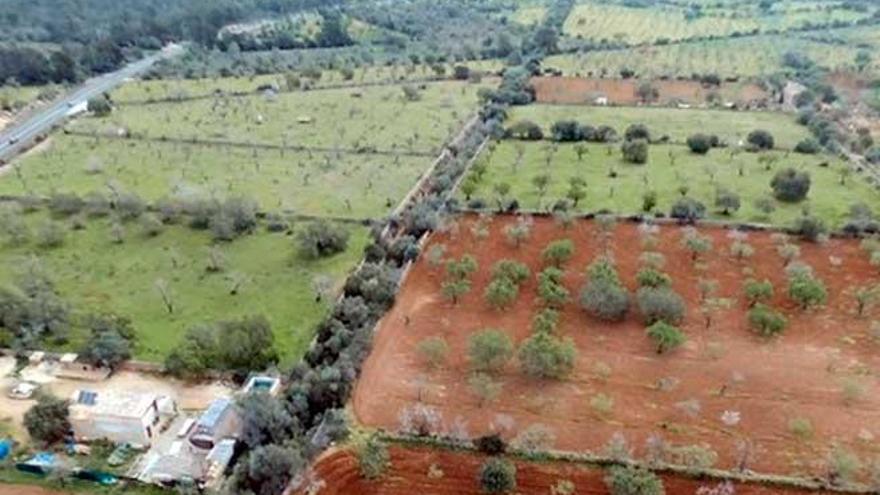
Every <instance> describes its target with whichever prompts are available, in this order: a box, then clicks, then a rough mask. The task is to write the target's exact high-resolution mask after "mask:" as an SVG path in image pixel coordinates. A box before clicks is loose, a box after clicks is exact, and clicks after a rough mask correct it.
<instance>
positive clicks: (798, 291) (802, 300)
mask: <svg viewBox="0 0 880 495" xmlns="http://www.w3.org/2000/svg"><path fill="white" fill-rule="evenodd" d="M788 297H790V298H791V299H792V300H793V301H795V302H797V303H798V304H799V305H800V307H801V309H809V308H811V307H813V306H818V305H821V304H824V303H825V300H826V299H827V298H828V290H827V289H826V288H825V284H824V283H822V281H821V280H819V279H817V278H816V277H814V276H812V275H809V274H804V273H798V274H795V275H793V276H791V277H789V280H788Z"/></svg>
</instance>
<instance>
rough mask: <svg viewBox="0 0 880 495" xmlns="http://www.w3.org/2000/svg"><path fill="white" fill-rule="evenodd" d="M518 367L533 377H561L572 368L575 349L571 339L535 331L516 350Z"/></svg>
mask: <svg viewBox="0 0 880 495" xmlns="http://www.w3.org/2000/svg"><path fill="white" fill-rule="evenodd" d="M517 357H518V358H519V364H520V369H521V370H522V372H523V373H524V374H526V375H528V376H531V377H534V378H553V379H557V380H558V379H561V378H564V377H565V376H567V375H568V374H569V373H571V371H572V370H573V369H574V361H575V359H576V357H577V350H576V349H575V346H574V342H572V340H571V339H561V338H558V337H554V336H553V335H551V334H550V333H547V332H537V333H534V334H532V336H531V337H529V338H527V339H526V340H525V341H523V343H522V344H521V345H520V347H519V351H518V352H517Z"/></svg>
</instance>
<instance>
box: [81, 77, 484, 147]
mask: <svg viewBox="0 0 880 495" xmlns="http://www.w3.org/2000/svg"><path fill="white" fill-rule="evenodd" d="M480 87H483V85H481V84H470V83H467V82H442V83H432V84H427V85H426V86H425V89H424V90H419V98H420V99H419V100H418V101H407V100H406V99H405V98H404V91H403V86H382V87H368V88H363V89H341V90H326V91H314V92H299V93H283V94H280V95H277V96H275V97H266V96H263V95H253V96H244V97H220V98H216V99H209V100H196V101H188V102H174V103H158V104H152V105H133V106H123V107H121V108H119V109H117V110H116V111H115V112H114V113H113V114H112V115H111V116H108V117H105V118H87V119H82V120H80V121H78V122H75V123H74V124H72V127H73V128H74V129H77V130H80V131H95V132H100V133H103V132H113V133H115V132H114V131H115V130H116V129H118V128H126V129H129V130H130V131H131V132H132V133H135V134H139V135H145V136H150V137H157V138H160V137H169V138H198V139H223V140H232V141H236V142H243V143H251V144H258V143H270V144H278V145H281V144H286V145H306V146H323V147H337V146H338V147H349V148H358V147H373V148H379V149H386V150H393V149H398V150H408V151H422V152H432V153H433V152H435V151H437V150H438V148H439V147H440V146H441V145H442V144H443V142H444V141H445V140H446V139H447V138H448V137H449V136H451V135H452V134H453V133H454V132H455V131H456V130H457V129H458V128H459V127H460V126H461V124H462V123H463V122H464V121H465V120H467V118H468V117H469V116H471V114H473V113H474V111H475V110H476V108H477V96H476V93H477V89H479V88H480ZM358 95H359V96H358ZM301 119H302V120H307V122H300V120H301Z"/></svg>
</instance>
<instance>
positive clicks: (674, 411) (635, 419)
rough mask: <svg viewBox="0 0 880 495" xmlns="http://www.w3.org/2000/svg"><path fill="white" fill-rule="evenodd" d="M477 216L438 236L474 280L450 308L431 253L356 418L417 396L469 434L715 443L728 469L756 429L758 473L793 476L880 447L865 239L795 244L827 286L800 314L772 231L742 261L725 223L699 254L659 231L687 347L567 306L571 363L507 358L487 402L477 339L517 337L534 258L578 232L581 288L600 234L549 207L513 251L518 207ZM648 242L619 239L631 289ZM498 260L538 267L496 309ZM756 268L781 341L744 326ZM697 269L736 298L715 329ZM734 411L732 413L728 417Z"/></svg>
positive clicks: (377, 346)
mask: <svg viewBox="0 0 880 495" xmlns="http://www.w3.org/2000/svg"><path fill="white" fill-rule="evenodd" d="M471 221H472V217H471V218H468V219H467V220H462V221H461V222H460V224H461V225H460V226H459V227H460V228H459V229H458V232H459V233H458V234H457V235H455V234H437V235H435V236H434V237H433V238H432V239H431V241H430V243H429V244H431V245H437V244H444V245H445V246H446V248H447V251H446V255H447V257H456V258H458V257H460V256H462V255H463V254H465V253H470V254H472V255H474V256H475V257H476V259H477V261H478V264H479V270H478V273H477V274H476V275H475V276H474V278H473V289H472V291H471V292H470V293H469V294H468V295H466V296H465V297H464V299H463V301H461V302H460V303H459V304H458V306H456V307H453V306H452V305H451V304H450V303H448V302H446V301H444V300H443V299H442V298H441V297H439V296H438V295H439V293H440V286H441V283H442V280H443V275H442V271H441V270H439V269H437V268H432V267H431V266H430V265H429V264H428V263H426V262H423V261H420V262H418V263H417V264H416V266H414V267H413V269H412V271H411V272H410V275H409V277H408V279H407V280H406V281H405V283H404V285H403V287H402V289H401V292H400V294H399V296H398V299H397V302H396V303H395V306H394V307H393V308H392V310H391V311H390V312H389V313H388V315H386V317H385V318H384V319H383V321H382V322H381V323H380V325H379V328H378V329H377V335H376V338H375V339H374V344H373V350H372V352H371V354H370V356H369V357H368V358H367V361H366V363H365V365H364V369H363V372H362V374H361V378H360V380H359V381H358V384H357V386H356V389H355V393H354V397H353V404H354V411H355V414H356V416H357V417H358V418H359V420H360V421H361V422H362V423H364V424H366V425H369V426H377V427H383V428H386V429H389V430H396V429H397V428H399V425H400V420H399V417H400V414H401V412H402V411H404V410H405V409H406V408H407V407H409V406H411V405H413V404H415V403H416V402H417V401H418V400H421V402H422V403H423V404H426V405H429V406H432V407H434V408H436V410H437V411H438V412H439V413H440V415H441V423H442V425H443V426H442V429H443V430H446V429H447V428H450V427H451V425H453V424H454V423H456V422H459V423H464V424H466V426H467V430H468V433H469V434H470V435H471V436H476V435H480V434H484V433H488V432H491V431H499V430H500V431H502V432H503V433H504V434H505V435H506V436H507V437H508V438H513V437H515V436H516V435H517V434H518V433H519V432H520V431H522V430H524V429H525V428H527V427H528V426H530V425H533V424H542V425H545V426H546V427H547V428H548V429H549V430H550V431H551V432H552V433H553V434H554V435H555V444H554V446H555V447H556V448H559V449H563V450H569V451H594V452H596V451H600V450H601V449H602V448H603V446H604V445H605V444H606V443H607V442H608V440H609V439H610V438H611V437H612V435H614V434H615V433H618V432H619V433H621V434H623V435H624V436H625V438H626V439H627V441H628V442H629V445H630V446H631V447H633V448H634V449H635V451H636V454H637V455H638V456H643V455H644V454H645V446H646V441H647V440H648V438H649V437H651V436H654V435H657V436H660V437H662V438H663V439H665V440H666V442H670V443H674V444H676V445H703V446H705V447H708V448H711V449H713V450H714V451H716V452H717V453H718V456H719V458H718V462H717V466H719V467H722V468H731V467H733V466H735V465H736V464H737V459H738V458H739V455H740V453H741V452H742V451H741V450H740V447H739V446H738V445H743V444H742V442H746V441H747V442H750V443H751V449H750V450H749V453H750V455H749V459H750V464H749V465H750V467H751V468H752V469H754V470H756V471H759V472H769V473H775V474H789V475H822V474H823V473H824V470H825V464H824V462H825V459H826V456H827V455H828V452H829V451H830V450H831V447H832V445H835V444H836V445H840V446H842V447H845V448H847V449H849V450H851V451H853V452H856V453H857V454H858V456H859V457H860V458H861V459H862V460H863V461H864V462H865V463H867V462H869V461H870V460H872V459H874V458H876V457H878V456H880V446H878V445H877V443H876V442H875V441H874V439H875V438H877V436H878V435H880V396H878V394H877V393H876V391H877V388H878V380H877V376H878V371H880V352H878V349H880V343H878V342H877V341H876V340H875V339H874V338H873V337H871V334H870V331H871V330H870V328H871V322H872V319H873V318H877V317H878V316H880V311H875V312H874V313H873V314H871V315H867V316H866V317H863V318H860V317H858V316H856V314H855V299H854V297H853V293H854V291H855V288H857V287H861V286H865V285H867V284H876V283H877V281H878V277H877V269H876V268H874V267H872V266H870V264H869V260H868V256H867V255H866V254H865V253H864V252H863V251H862V250H861V249H860V248H859V245H858V242H857V241H848V240H833V241H830V242H829V243H828V244H827V245H824V246H823V245H817V244H804V245H801V251H802V254H801V259H802V260H803V261H805V262H807V263H809V264H810V265H812V266H813V268H814V269H815V271H816V273H817V275H818V276H819V277H820V278H821V279H822V280H824V282H825V283H826V285H827V287H828V293H829V295H828V301H827V303H826V305H825V306H824V307H822V308H819V309H816V310H812V311H802V310H800V309H799V308H797V307H795V305H794V304H793V303H792V302H791V301H790V300H789V299H788V297H787V296H786V282H785V275H784V272H783V262H782V259H781V258H780V257H779V255H778V254H777V252H776V247H775V245H774V241H773V239H772V238H771V235H770V234H768V233H751V234H749V238H748V242H749V243H750V244H751V245H752V246H753V247H754V248H755V250H756V253H755V255H754V257H753V258H752V259H751V260H750V261H747V262H741V261H737V260H734V259H733V258H732V257H731V256H730V255H729V254H728V253H729V248H730V244H731V242H732V240H731V239H730V238H729V232H728V231H726V230H723V229H706V230H704V231H703V234H705V235H707V236H709V237H710V238H711V239H712V241H713V245H714V250H713V252H712V253H711V254H709V255H708V256H706V259H705V260H704V261H702V262H700V263H698V264H695V263H693V262H692V261H691V260H690V257H689V255H688V253H686V252H685V250H684V248H683V247H681V236H682V229H680V228H678V227H671V226H670V227H663V228H662V229H661V230H660V233H659V237H658V239H659V243H658V247H657V248H656V250H657V251H659V252H660V253H662V254H663V255H664V256H665V259H666V265H665V268H664V270H665V271H666V272H667V273H668V274H669V275H670V276H671V277H672V280H673V288H674V289H675V290H676V291H677V292H678V293H680V294H682V295H683V297H684V298H685V300H686V301H688V311H687V316H686V319H685V321H684V322H683V324H682V329H683V331H684V332H685V333H686V334H687V336H688V342H687V344H686V345H685V346H683V347H682V348H680V349H678V350H676V351H674V352H673V353H671V354H669V355H662V356H658V355H657V354H656V353H655V352H654V349H653V346H652V344H651V342H650V341H649V339H648V338H647V337H646V336H645V329H644V325H643V324H642V323H641V321H640V319H639V318H638V315H637V314H636V311H635V309H633V310H632V311H631V314H630V316H628V317H627V319H626V321H624V322H621V323H619V324H608V323H604V322H601V321H598V320H595V319H593V318H591V317H589V316H588V315H587V314H586V313H585V312H584V311H583V310H581V309H579V307H578V305H577V303H576V302H574V301H573V302H569V303H568V304H567V305H566V306H565V308H564V310H563V312H562V317H561V323H560V328H559V330H558V332H559V333H560V334H561V335H563V336H565V337H571V338H572V339H573V340H574V342H575V345H576V347H577V349H578V353H579V355H578V359H577V362H576V366H575V370H574V372H573V373H572V375H571V376H570V377H569V378H568V379H566V380H564V381H558V382H554V381H536V380H532V379H529V378H527V377H525V376H524V375H523V374H522V373H521V372H520V371H519V370H518V369H517V366H516V364H515V360H513V361H512V362H511V364H510V365H509V366H508V367H507V368H506V369H505V370H504V372H503V373H502V374H501V375H500V380H501V382H502V384H503V389H502V393H501V396H500V397H499V399H498V400H497V402H495V403H492V404H490V405H488V406H485V407H481V406H480V404H479V401H478V400H477V398H476V397H475V396H474V395H473V393H472V392H471V390H470V388H469V387H468V385H467V381H468V380H467V379H468V364H467V360H466V354H467V342H468V337H469V335H470V334H471V333H473V332H475V331H477V330H480V329H484V328H500V329H504V330H505V331H506V332H507V333H508V334H509V335H511V337H512V338H513V340H514V342H515V343H518V342H520V341H522V340H523V339H525V338H526V337H527V336H528V335H529V334H530V321H531V319H532V317H533V316H534V314H535V313H536V311H537V310H538V309H539V304H538V302H537V291H536V289H537V287H536V286H537V284H536V282H535V279H534V274H535V273H536V272H537V271H539V270H540V269H541V265H542V262H541V250H542V249H543V248H544V247H545V246H546V245H547V244H548V242H550V241H552V240H555V239H561V238H570V239H572V240H573V241H574V243H575V246H576V252H575V255H574V258H573V259H572V260H571V261H570V262H569V263H567V265H566V268H567V270H566V280H565V285H566V286H567V288H568V289H569V291H570V293H571V294H572V296H573V298H577V297H578V294H579V293H580V288H581V286H582V285H583V283H584V275H583V273H584V268H585V267H586V266H587V265H588V264H589V263H590V261H591V260H592V259H594V257H595V256H596V255H597V254H598V253H599V252H600V246H599V240H598V236H597V231H596V229H595V227H594V225H593V224H592V223H590V222H580V223H577V224H576V225H575V226H574V227H572V228H571V229H570V230H568V231H564V230H562V228H561V227H559V226H557V225H555V223H554V222H553V221H552V220H550V219H536V221H535V224H534V226H533V232H532V237H531V239H530V240H529V242H528V243H527V244H526V245H523V246H522V247H521V248H519V249H516V248H513V247H511V246H509V245H508V244H507V242H506V241H505V240H504V239H505V236H504V234H503V229H504V227H505V225H507V224H509V222H510V221H511V220H510V219H509V218H498V217H496V220H495V221H494V222H493V223H492V224H491V225H490V226H489V230H490V235H489V237H488V239H486V240H485V241H478V240H476V239H475V238H474V237H473V235H472V234H471V233H470V223H471ZM640 245H641V241H640V235H639V232H638V229H637V227H636V226H635V225H634V224H620V225H618V226H617V228H616V230H615V232H614V235H613V238H612V240H611V243H610V246H611V250H612V252H613V256H614V258H615V259H616V262H617V265H618V269H619V271H620V275H621V278H622V280H623V282H624V284H625V285H627V286H628V288H629V289H630V291H633V290H634V289H635V285H636V283H635V275H636V272H637V271H638V269H639V256H640V255H641V253H642V250H641V249H640ZM425 249H426V250H429V249H431V246H430V245H429V246H427V247H426V248H425ZM502 258H511V259H516V260H519V261H523V262H525V263H526V264H528V265H529V266H530V268H531V270H532V274H533V276H532V279H531V280H529V281H528V282H527V283H526V284H525V285H524V286H523V289H522V290H521V292H520V295H519V298H518V300H517V302H516V303H515V304H514V305H513V306H512V307H511V308H509V309H506V310H504V311H496V310H492V309H491V308H489V307H488V306H487V304H486V302H485V300H484V298H483V292H484V290H485V287H486V285H487V284H488V281H489V278H490V277H489V272H490V271H491V270H490V269H491V266H492V264H493V263H494V262H496V261H498V260H500V259H502ZM750 277H754V278H757V279H764V278H767V279H769V280H770V281H772V283H773V285H774V287H775V296H774V298H773V300H772V301H771V304H772V306H774V307H776V308H780V310H781V311H782V312H783V313H784V314H785V315H786V316H787V318H788V322H789V324H788V327H787V330H786V332H785V333H784V335H782V336H781V337H779V338H776V339H774V340H764V339H761V338H758V337H756V336H755V335H754V334H753V333H752V332H751V331H750V329H749V325H748V321H747V317H746V309H747V308H746V305H745V303H744V301H743V298H742V297H741V293H742V285H743V283H744V281H745V280H747V279H748V278H750ZM701 278H705V279H711V280H715V281H717V282H718V290H717V293H716V294H715V298H717V299H721V300H722V301H721V302H727V304H728V306H729V307H727V308H725V307H723V305H722V307H719V308H718V309H716V310H715V311H714V313H713V314H712V316H713V321H714V322H715V323H714V324H713V325H712V327H711V328H709V329H707V328H706V326H705V320H704V315H703V314H702V312H701V309H700V305H699V303H698V301H699V300H700V292H699V289H698V285H699V284H698V282H699V280H700V279H701ZM405 322H408V324H407V323H405ZM432 336H441V337H443V338H445V339H446V341H447V343H448V345H449V348H450V352H449V359H448V362H447V365H446V366H445V367H444V368H443V369H441V370H439V371H435V372H432V371H429V370H428V369H427V368H426V367H425V366H424V365H423V364H422V363H421V362H420V359H419V355H418V352H417V351H416V346H417V345H418V343H419V342H420V341H422V340H423V339H425V338H427V337H432ZM848 394H852V396H851V397H850V399H851V400H847V395H848ZM608 399H610V400H608ZM602 400H604V402H606V403H607V402H610V403H611V404H610V406H609V407H608V409H609V410H608V411H607V412H605V411H604V410H603V409H604V408H600V406H601V404H599V403H600V402H601V401H602ZM596 404H599V406H597V405H596ZM736 414H739V421H738V422H737V421H734V422H727V420H725V419H723V418H728V419H729V418H730V417H732V416H735V415H736ZM804 422H806V423H807V425H808V428H807V430H808V431H806V432H801V433H796V432H795V428H794V427H793V426H792V425H795V424H797V423H804Z"/></svg>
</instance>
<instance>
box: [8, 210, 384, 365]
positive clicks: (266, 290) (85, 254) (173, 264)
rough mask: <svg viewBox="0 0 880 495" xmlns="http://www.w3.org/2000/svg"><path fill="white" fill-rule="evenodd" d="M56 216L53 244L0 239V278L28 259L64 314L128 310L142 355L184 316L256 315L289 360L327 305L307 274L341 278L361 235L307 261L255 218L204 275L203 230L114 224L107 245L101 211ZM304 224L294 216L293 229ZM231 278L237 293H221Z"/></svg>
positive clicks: (188, 319) (184, 321)
mask: <svg viewBox="0 0 880 495" xmlns="http://www.w3.org/2000/svg"><path fill="white" fill-rule="evenodd" d="M26 219H27V224H28V226H29V227H30V230H31V232H36V231H37V229H39V228H40V226H41V225H43V224H44V223H46V222H47V221H49V219H48V217H47V216H46V215H45V214H44V213H41V212H37V213H31V214H28V215H27V216H26ZM62 222H63V224H64V226H65V229H67V234H66V238H65V241H64V243H63V245H62V246H61V247H58V248H54V249H48V248H42V247H38V246H37V245H36V243H35V242H34V241H33V240H31V241H30V242H27V243H25V244H24V245H21V246H15V247H13V246H10V245H9V244H8V243H7V242H5V239H3V240H0V283H3V284H5V283H9V282H12V281H14V280H15V279H16V277H17V276H18V274H19V270H21V267H22V266H24V263H23V261H24V260H26V259H28V258H31V257H35V258H36V259H37V260H39V262H40V264H41V265H42V266H43V268H44V269H45V270H46V272H47V273H49V274H50V276H51V278H52V279H53V280H54V282H55V284H56V287H57V290H58V291H59V294H60V296H61V297H62V299H64V300H65V301H67V302H68V303H69V304H70V305H71V308H72V310H73V312H74V314H78V315H82V314H86V313H90V312H91V313H94V312H105V311H109V312H114V313H117V314H120V315H124V316H127V317H129V318H131V320H132V322H133V326H134V328H135V330H136V332H137V336H138V341H137V346H136V348H135V356H136V357H137V358H140V359H146V360H152V361H157V360H161V359H163V358H164V357H165V356H166V355H167V354H168V353H169V352H170V351H171V350H172V349H174V348H175V346H176V345H177V344H178V342H179V339H180V337H181V336H182V335H183V333H184V332H185V331H186V329H187V328H188V327H190V326H192V325H194V324H198V323H203V322H212V321H217V320H223V319H234V318H240V317H243V316H248V315H255V314H262V315H265V316H266V318H268V319H269V321H270V322H271V323H272V329H273V331H274V333H275V339H276V346H277V348H278V350H279V352H280V353H281V354H282V356H283V359H284V361H285V362H286V363H290V362H293V361H294V360H295V359H298V358H299V357H300V356H301V355H302V353H303V352H304V351H305V349H306V347H307V345H308V343H309V341H310V339H311V336H312V330H313V327H314V325H315V324H316V323H317V322H318V321H319V320H320V318H321V317H322V316H323V315H324V314H325V312H326V311H327V308H328V307H329V304H328V303H329V302H330V301H327V300H326V298H325V300H324V301H323V302H316V300H315V292H314V290H313V289H312V281H313V280H314V278H315V277H316V276H319V275H321V276H327V277H330V278H331V279H332V280H333V281H334V283H336V284H337V285H339V284H341V283H342V281H343V280H344V279H345V276H346V275H347V274H348V272H349V271H350V270H352V269H353V268H354V266H355V265H356V264H357V262H358V260H359V259H360V258H361V256H362V250H363V247H364V246H365V245H366V242H367V231H366V229H365V228H362V227H352V228H350V232H351V239H350V241H349V247H348V250H347V251H346V252H344V253H341V254H338V255H335V256H332V257H330V258H323V259H318V260H309V259H303V258H301V257H300V256H299V255H298V254H297V253H296V246H295V242H294V239H295V237H292V236H291V235H285V234H284V233H268V232H266V230H265V228H264V227H262V226H261V227H260V229H259V230H258V231H257V232H255V233H254V234H252V235H247V236H244V237H241V238H239V239H237V240H234V241H232V242H229V243H222V244H218V248H219V250H220V252H221V253H222V256H223V257H224V258H225V259H226V263H225V265H226V267H225V269H224V271H223V272H221V273H209V272H208V271H207V270H206V268H205V267H206V266H207V262H208V253H209V248H210V247H211V246H212V240H211V236H210V233H208V232H203V231H194V230H192V229H190V228H188V227H186V226H167V227H166V228H165V229H164V231H163V232H162V233H161V234H160V235H158V236H156V237H149V236H147V235H146V234H145V233H144V232H143V230H142V228H141V227H140V225H139V224H138V223H137V222H136V221H135V222H132V223H129V224H124V235H123V242H122V243H116V242H114V239H113V236H112V235H111V227H110V220H109V219H89V220H87V221H86V222H85V228H83V229H82V230H73V229H71V228H70V223H71V222H70V221H69V220H62ZM304 225H305V223H302V224H295V225H294V226H293V230H294V232H295V231H296V230H298V229H299V228H302V227H303V226H304ZM159 280H163V281H164V282H165V283H166V284H167V286H168V287H169V288H170V292H171V294H172V299H173V301H174V306H175V309H174V313H173V314H169V313H168V311H167V310H166V309H165V306H164V304H163V301H162V298H161V295H160V293H159V290H158V288H157V285H156V284H157V281H159ZM238 283H240V284H241V287H240V289H239V290H238V293H237V294H236V295H231V294H230V291H231V288H232V287H233V286H234V285H235V284H238ZM86 337H87V334H86V331H85V330H83V329H76V328H74V330H73V331H72V334H71V341H70V343H69V344H68V345H67V348H69V349H76V348H77V347H78V346H79V344H80V343H81V342H82V341H83V339H85V338H86Z"/></svg>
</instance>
